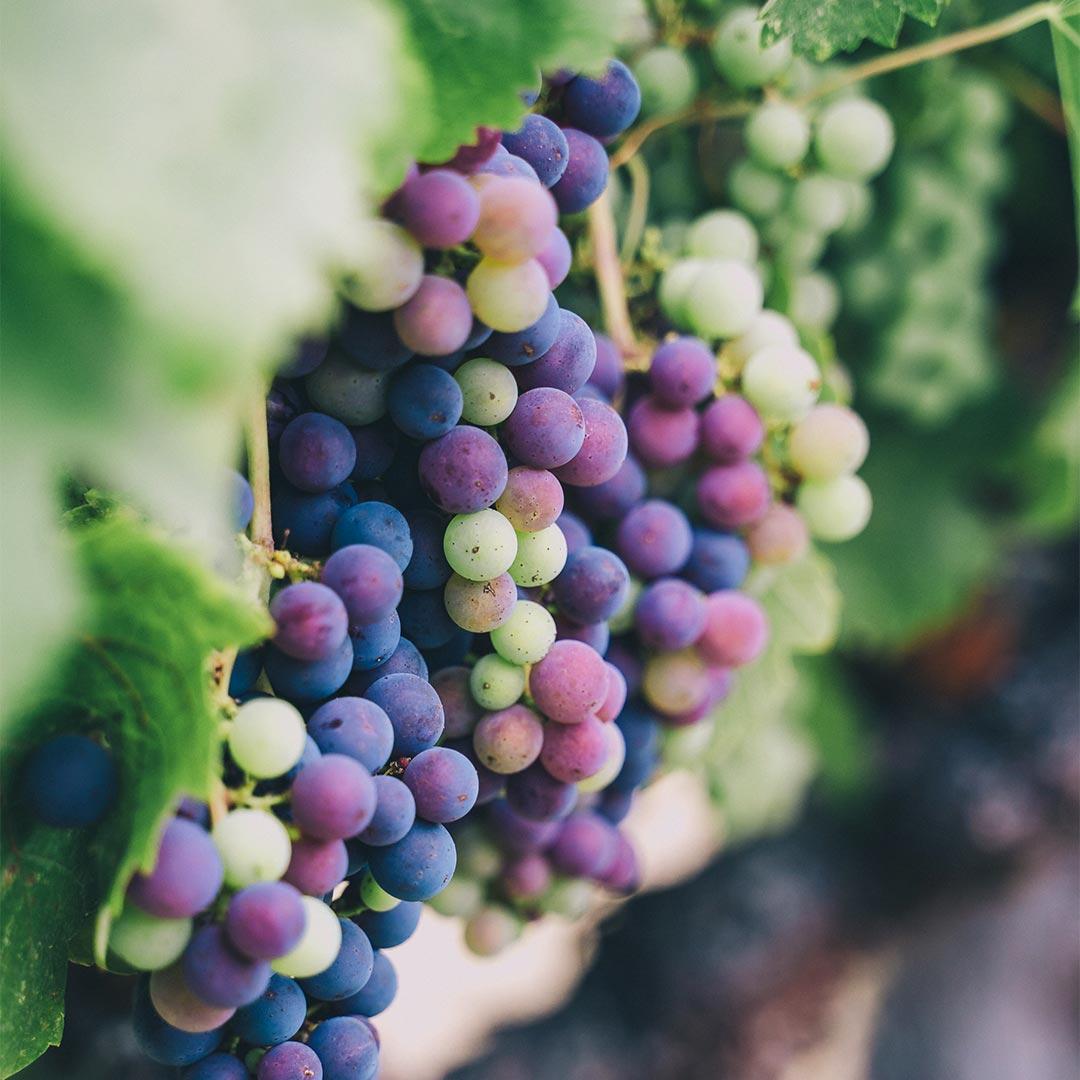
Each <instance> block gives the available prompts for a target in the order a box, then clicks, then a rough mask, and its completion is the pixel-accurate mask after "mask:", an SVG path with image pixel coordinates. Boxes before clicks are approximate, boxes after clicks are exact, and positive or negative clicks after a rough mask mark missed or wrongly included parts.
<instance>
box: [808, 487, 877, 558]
mask: <svg viewBox="0 0 1080 1080" xmlns="http://www.w3.org/2000/svg"><path fill="white" fill-rule="evenodd" d="M795 505H796V506H797V507H798V510H799V513H800V514H802V516H803V517H804V518H805V519H806V524H807V526H808V527H809V529H810V532H811V533H812V534H813V535H814V536H816V537H817V538H818V539H819V540H827V541H831V542H833V543H839V542H840V541H843V540H850V539H851V538H852V537H853V536H858V535H859V533H861V532H862V531H863V529H865V528H866V523H867V522H868V521H869V520H870V513H871V511H872V509H873V499H872V498H871V496H870V489H869V488H868V487H867V486H866V482H865V481H864V480H863V479H862V477H859V476H838V477H836V478H835V479H833V480H820V481H818V480H807V481H805V482H804V483H803V484H802V485H801V486H800V487H799V491H798V494H797V495H796V496H795Z"/></svg>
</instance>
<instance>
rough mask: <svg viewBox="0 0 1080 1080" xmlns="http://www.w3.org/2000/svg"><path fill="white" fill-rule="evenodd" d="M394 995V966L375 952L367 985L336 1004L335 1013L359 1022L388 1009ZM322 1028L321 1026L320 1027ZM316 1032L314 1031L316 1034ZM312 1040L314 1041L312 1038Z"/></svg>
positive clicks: (330, 1021) (349, 1074)
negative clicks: (363, 1018) (373, 963)
mask: <svg viewBox="0 0 1080 1080" xmlns="http://www.w3.org/2000/svg"><path fill="white" fill-rule="evenodd" d="M396 994H397V972H396V971H394V965H393V964H392V963H390V960H389V958H388V957H386V956H385V955H384V954H383V953H381V952H377V953H376V954H375V966H374V969H373V970H372V972H371V978H370V979H368V981H367V985H366V986H365V987H364V988H363V989H362V990H361V991H360V992H359V993H356V994H353V996H352V997H349V998H346V999H345V1000H344V1001H341V1002H338V1004H337V1011H338V1012H340V1013H343V1014H345V1015H344V1016H343V1017H342V1018H343V1019H346V1018H347V1019H351V1020H356V1021H357V1022H360V1018H361V1017H365V1016H378V1015H379V1013H381V1012H383V1011H384V1010H385V1009H387V1008H389V1006H390V1003H391V1002H392V1001H393V1000H394V996H395V995H396ZM334 1022H335V1021H333V1020H329V1021H327V1023H331V1024H332V1023H334ZM324 1026H325V1025H321V1027H324ZM318 1030H319V1029H316V1034H317V1033H318ZM312 1038H313V1039H314V1036H313V1037H312ZM352 1075H353V1074H351V1073H348V1074H345V1073H343V1074H342V1076H343V1078H344V1077H347V1076H352Z"/></svg>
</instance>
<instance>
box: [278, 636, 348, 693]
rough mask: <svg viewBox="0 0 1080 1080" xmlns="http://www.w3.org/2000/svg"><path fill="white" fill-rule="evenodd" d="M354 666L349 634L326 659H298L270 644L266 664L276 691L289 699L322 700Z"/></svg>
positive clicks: (341, 684)
mask: <svg viewBox="0 0 1080 1080" xmlns="http://www.w3.org/2000/svg"><path fill="white" fill-rule="evenodd" d="M352 666H353V647H352V642H351V641H350V640H349V638H348V637H346V639H345V640H344V641H343V642H342V643H341V646H340V647H339V648H338V649H337V650H336V651H335V652H333V653H331V654H330V656H328V657H326V659H324V660H294V659H293V658H292V657H291V656H286V655H285V653H283V652H281V651H280V650H279V649H275V648H274V647H273V645H270V646H268V647H267V649H266V652H265V654H264V656H263V667H264V670H265V671H266V677H267V679H269V680H270V685H271V686H272V687H273V688H274V693H275V694H277V695H278V697H283V698H285V699H287V700H288V701H321V700H322V699H323V698H328V697H329V696H330V695H331V694H333V693H336V692H337V691H338V690H340V689H341V687H342V686H343V685H344V683H345V680H346V679H347V678H348V677H349V672H350V671H352Z"/></svg>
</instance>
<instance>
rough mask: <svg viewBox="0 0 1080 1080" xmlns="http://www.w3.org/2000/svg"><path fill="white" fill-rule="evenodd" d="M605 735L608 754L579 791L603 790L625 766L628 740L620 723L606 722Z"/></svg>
mask: <svg viewBox="0 0 1080 1080" xmlns="http://www.w3.org/2000/svg"><path fill="white" fill-rule="evenodd" d="M690 726H691V727H693V726H694V725H692V724H691V725H690ZM604 737H605V738H606V739H607V743H608V756H607V758H606V759H605V761H604V764H603V765H602V766H601V767H600V771H599V772H598V773H594V774H593V775H592V776H589V777H587V778H586V779H584V780H579V781H578V785H577V789H578V791H582V792H585V793H586V794H588V793H589V792H592V791H603V790H604V788H606V787H607V786H608V784H610V783H611V782H612V781H613V780H614V779H615V777H616V776H618V775H619V770H620V769H621V768H622V767H623V762H624V761H625V760H626V740H625V739H624V738H623V733H622V730H621V729H620V727H619V725H618V724H611V723H608V724H605V725H604Z"/></svg>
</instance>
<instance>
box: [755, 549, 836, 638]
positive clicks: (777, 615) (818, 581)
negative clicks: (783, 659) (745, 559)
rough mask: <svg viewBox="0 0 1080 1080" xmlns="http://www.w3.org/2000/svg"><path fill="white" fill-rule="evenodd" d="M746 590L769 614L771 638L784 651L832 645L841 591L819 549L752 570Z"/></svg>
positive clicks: (832, 570) (831, 567)
mask: <svg viewBox="0 0 1080 1080" xmlns="http://www.w3.org/2000/svg"><path fill="white" fill-rule="evenodd" d="M747 590H748V591H749V592H750V593H752V594H754V595H756V596H757V598H758V599H759V600H760V601H761V603H762V606H763V607H764V608H765V611H766V613H767V614H768V616H769V629H770V634H771V635H772V640H773V641H775V642H776V643H777V645H778V646H780V647H782V648H783V649H785V650H787V651H788V652H797V653H820V652H826V651H827V650H828V649H830V648H832V646H833V643H834V642H835V641H836V635H837V633H838V631H839V629H840V605H841V600H842V598H841V594H840V590H839V589H838V588H837V586H836V572H835V570H834V569H833V566H832V563H830V562H829V560H828V559H827V558H826V557H825V556H824V555H822V554H821V552H819V551H811V552H810V553H809V554H808V555H806V557H805V558H802V559H800V560H799V561H798V562H794V563H789V564H788V565H786V566H782V567H779V568H775V569H774V568H770V567H762V568H758V569H757V570H755V572H754V575H753V577H752V578H751V580H750V581H749V582H748V584H747Z"/></svg>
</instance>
